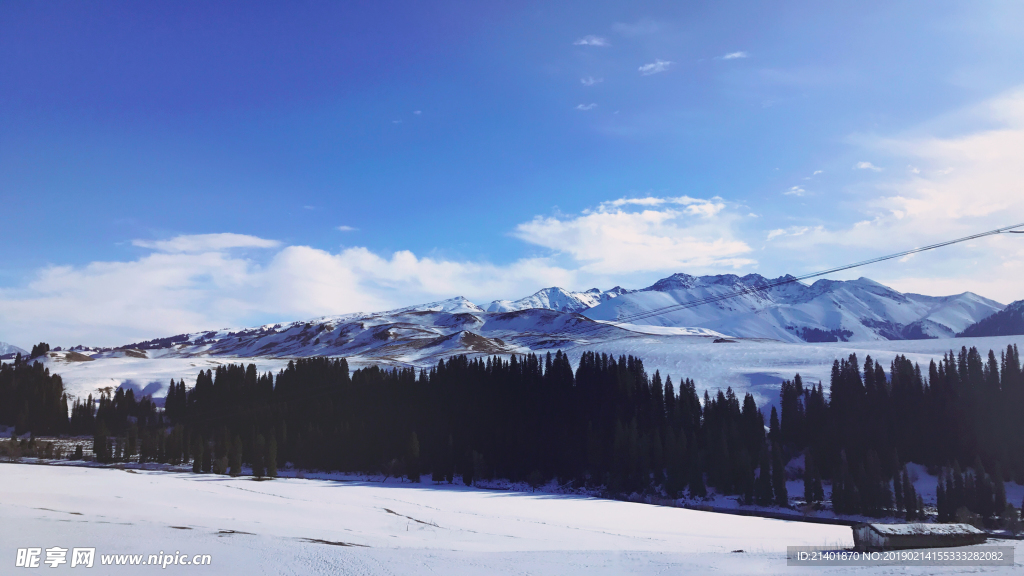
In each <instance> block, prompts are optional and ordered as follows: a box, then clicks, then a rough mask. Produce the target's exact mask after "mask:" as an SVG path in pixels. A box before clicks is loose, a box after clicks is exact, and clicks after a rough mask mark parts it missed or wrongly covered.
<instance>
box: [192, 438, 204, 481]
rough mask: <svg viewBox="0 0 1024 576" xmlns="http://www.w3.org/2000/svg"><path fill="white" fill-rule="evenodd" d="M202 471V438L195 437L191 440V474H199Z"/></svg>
mask: <svg viewBox="0 0 1024 576" xmlns="http://www.w3.org/2000/svg"><path fill="white" fill-rule="evenodd" d="M202 471H203V437H202V436H199V435H196V436H195V437H193V439H192V472H193V473H195V474H199V473H200V472H202Z"/></svg>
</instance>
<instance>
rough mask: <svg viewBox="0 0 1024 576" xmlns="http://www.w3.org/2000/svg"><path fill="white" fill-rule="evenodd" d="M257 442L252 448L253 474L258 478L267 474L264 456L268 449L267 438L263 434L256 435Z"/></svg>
mask: <svg viewBox="0 0 1024 576" xmlns="http://www.w3.org/2000/svg"><path fill="white" fill-rule="evenodd" d="M255 444H256V445H255V446H253V450H252V475H253V476H255V477H257V478H263V476H264V474H265V470H264V467H263V458H264V456H265V454H266V451H267V440H266V439H265V438H264V437H263V434H257V435H256V443H255Z"/></svg>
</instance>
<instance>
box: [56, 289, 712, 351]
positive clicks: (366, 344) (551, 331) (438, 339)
mask: <svg viewBox="0 0 1024 576" xmlns="http://www.w3.org/2000/svg"><path fill="white" fill-rule="evenodd" d="M640 334H641V333H639V332H635V331H630V330H628V329H626V328H622V327H617V326H610V325H608V324H606V323H601V322H595V321H593V320H591V319H589V318H586V317H585V316H580V315H579V314H574V313H570V312H561V311H558V310H549V309H545V308H529V309H524V310H516V311H512V312H485V311H484V310H483V309H481V308H480V307H479V306H477V305H476V304H474V303H472V302H470V301H469V300H467V299H465V298H463V297H461V296H459V297H456V298H451V299H449V300H442V301H439V302H431V303H428V304H422V305H418V306H409V307H406V308H400V309H396V310H388V311H385V312H374V313H355V314H346V315H343V316H324V317H321V318H316V319H313V320H308V321H299V322H289V323H283V324H268V325H265V326H260V327H256V328H241V329H222V330H211V331H208V332H196V333H193V334H179V335H177V336H169V337H166V338H158V339H154V340H147V341H145V342H136V343H133V344H128V345H126V346H120V347H118V348H112V349H111V348H107V349H96V348H83V347H75V348H72V349H69V350H65V351H57V352H50V354H49V358H51V359H52V360H55V361H64V362H67V361H74V360H79V361H80V360H82V359H83V358H90V357H91V358H94V359H103V358H118V357H132V358H167V357H196V356H232V357H247V358H254V357H272V358H282V357H304V356H320V355H323V356H345V357H350V358H352V357H358V358H359V359H360V360H359V361H360V362H363V363H372V364H377V363H379V364H386V365H415V366H424V365H431V364H433V363H436V362H437V360H438V359H440V358H447V357H448V356H451V355H454V354H464V353H468V354H473V353H485V354H512V353H526V352H529V351H531V350H547V349H550V350H554V349H556V348H559V347H568V346H572V345H574V344H577V343H579V344H589V343H594V342H601V341H605V340H614V339H621V338H623V337H627V338H628V337H632V336H638V335H640ZM693 335H694V336H695V337H698V338H714V337H716V336H721V335H720V334H714V333H712V332H708V331H694V333H693ZM76 353H77V354H78V356H75V357H74V358H70V357H69V358H65V355H67V354H76ZM82 353H84V356H83V354H82Z"/></svg>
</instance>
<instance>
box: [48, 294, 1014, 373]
mask: <svg viewBox="0 0 1024 576" xmlns="http://www.w3.org/2000/svg"><path fill="white" fill-rule="evenodd" d="M788 278H791V277H783V278H780V279H776V280H769V279H767V278H764V277H762V276H759V275H757V274H750V275H747V276H743V277H739V276H735V275H722V276H702V277H693V276H689V275H686V274H673V275H672V276H669V277H667V278H664V279H662V280H659V281H658V282H655V283H654V284H653V285H651V286H649V287H647V288H644V289H641V290H633V291H631V290H625V289H622V288H619V287H616V288H614V289H612V290H608V291H605V292H601V291H599V290H596V289H594V290H588V291H586V292H570V291H568V290H563V289H561V288H547V289H544V290H541V291H540V292H538V293H536V294H534V295H532V296H530V297H528V298H524V299H522V300H517V301H514V302H513V301H496V302H494V303H492V304H491V305H490V306H489V307H488V310H487V311H485V310H484V309H482V308H481V307H480V306H477V305H476V304H474V303H473V302H470V301H469V300H467V299H465V298H463V297H456V298H451V299H448V300H442V301H439V302H431V303H427V304H421V305H417V306H408V307H405V308H399V309H396V310H389V311H385V312H374V313H355V314H346V315H342V316H325V317H321V318H316V319H312V320H307V321H299V322H288V323H281V324H270V325H265V326H260V327H256V328H239V329H222V330H212V331H208V332H196V333H193V334H179V335H176V336H168V337H165V338H158V339H154V340H148V341H145V342H137V343H134V344H129V345H126V346H120V347H118V348H114V349H86V348H81V347H76V348H73V349H70V350H64V351H53V352H50V353H49V357H50V359H52V360H53V361H58V362H65V363H67V362H82V361H87V360H89V359H97V360H100V359H104V358H111V359H113V358H150V359H154V358H196V357H211V356H212V357H217V356H220V357H239V358H241V357H244V358H268V359H272V358H277V359H281V358H293V357H306V356H318V355H324V356H345V357H348V358H350V359H353V360H354V361H356V362H358V363H361V364H384V365H392V366H403V365H404V366H420V367H422V366H429V365H432V364H434V363H436V362H437V360H438V359H440V358H444V357H448V356H451V355H454V354H464V353H465V354H512V353H525V352H529V351H547V350H552V351H553V350H555V349H558V348H565V349H569V348H572V349H578V348H584V347H586V348H590V349H594V348H595V347H598V348H600V347H608V346H610V347H611V348H609V350H619V349H620V348H621V349H626V348H628V349H630V350H633V349H634V348H635V346H641V347H642V346H643V345H646V344H642V343H643V342H648V341H650V340H651V335H660V336H664V337H671V338H672V339H673V340H672V341H673V342H674V344H673V345H674V346H677V345H680V344H685V343H686V342H703V341H707V342H725V341H730V338H763V339H772V340H779V341H783V342H805V341H807V342H828V341H848V342H857V341H861V342H863V341H884V340H903V339H921V338H934V337H943V338H945V337H951V336H953V335H954V334H956V333H958V332H961V331H962V330H964V329H965V328H966V327H968V326H970V325H972V324H974V323H975V322H977V321H978V320H981V319H982V318H986V317H988V316H990V315H992V314H993V313H995V312H998V311H999V310H1001V309H1002V308H1003V306H1002V305H1001V304H999V303H998V302H994V301H992V300H988V299H985V298H982V297H980V296H977V295H975V294H971V293H969V292H967V293H964V294H960V295H956V296H944V297H935V296H922V295H919V294H902V293H900V292H898V291H896V290H893V289H891V288H888V287H886V286H883V285H881V284H878V283H877V282H873V281H871V280H868V279H866V278H861V279H858V280H851V281H846V282H842V281H833V280H819V281H817V282H815V283H814V284H812V285H809V286H808V285H805V284H801V283H799V282H792V283H787V284H784V285H781V286H776V287H773V288H767V287H768V286H769V285H771V284H772V283H774V282H777V281H778V280H784V279H788ZM737 292H743V293H742V294H741V295H739V296H737V297H732V298H728V299H722V298H721V297H723V296H729V295H734V294H736V293H737ZM708 298H712V299H714V298H719V300H717V301H711V302H707V303H703V304H701V305H699V306H692V307H689V308H680V307H679V306H678V305H680V304H682V305H686V304H688V303H695V302H697V301H699V300H704V299H708ZM673 306H676V307H675V308H672V307H673ZM666 308H667V310H666ZM616 353H618V352H616Z"/></svg>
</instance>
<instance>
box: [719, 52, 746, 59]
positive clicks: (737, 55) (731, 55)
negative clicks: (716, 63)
mask: <svg viewBox="0 0 1024 576" xmlns="http://www.w3.org/2000/svg"><path fill="white" fill-rule="evenodd" d="M749 57H750V55H749V54H747V53H746V52H730V53H728V54H726V55H724V56H722V60H735V59H737V58H749Z"/></svg>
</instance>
